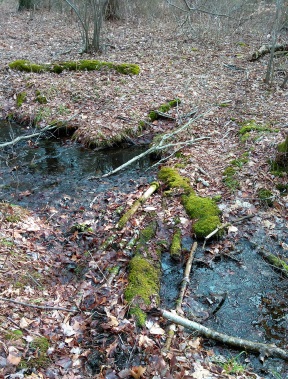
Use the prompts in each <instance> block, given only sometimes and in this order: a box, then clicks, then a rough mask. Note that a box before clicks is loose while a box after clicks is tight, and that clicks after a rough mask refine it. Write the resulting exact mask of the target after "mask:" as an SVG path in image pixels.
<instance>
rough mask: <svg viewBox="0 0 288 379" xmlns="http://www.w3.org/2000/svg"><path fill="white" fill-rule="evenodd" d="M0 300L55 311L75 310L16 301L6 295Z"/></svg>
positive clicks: (73, 310) (74, 310)
mask: <svg viewBox="0 0 288 379" xmlns="http://www.w3.org/2000/svg"><path fill="white" fill-rule="evenodd" d="M0 301H8V302H9V303H14V304H19V305H22V306H24V307H29V308H37V309H44V310H55V311H65V312H76V309H72V308H71V309H68V308H62V307H52V306H50V305H34V304H28V303H23V302H22V301H17V300H13V299H8V298H6V297H0Z"/></svg>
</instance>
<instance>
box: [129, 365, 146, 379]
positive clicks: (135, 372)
mask: <svg viewBox="0 0 288 379" xmlns="http://www.w3.org/2000/svg"><path fill="white" fill-rule="evenodd" d="M145 371H146V367H142V366H134V367H132V368H131V370H130V374H131V376H133V378H134V379H140V378H141V376H143V374H144V372H145Z"/></svg>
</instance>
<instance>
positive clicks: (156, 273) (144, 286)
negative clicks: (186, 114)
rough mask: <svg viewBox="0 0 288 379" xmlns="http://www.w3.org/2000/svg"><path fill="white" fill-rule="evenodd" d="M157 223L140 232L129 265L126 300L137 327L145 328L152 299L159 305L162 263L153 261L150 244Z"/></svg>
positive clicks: (153, 222)
mask: <svg viewBox="0 0 288 379" xmlns="http://www.w3.org/2000/svg"><path fill="white" fill-rule="evenodd" d="M156 229H157V223H156V221H152V222H151V223H150V224H149V225H147V226H146V228H145V229H143V230H142V231H141V232H140V235H139V239H138V243H137V244H136V247H135V256H134V257H133V258H132V259H131V261H130V264H129V275H128V286H127V288H126V290H125V293H124V296H125V300H126V301H127V302H128V303H130V311H129V313H130V314H131V315H133V316H134V317H135V319H136V322H137V325H139V326H141V327H143V326H144V325H145V321H146V313H145V310H146V309H147V307H148V308H149V305H150V304H151V299H152V298H153V299H154V301H156V304H158V303H159V300H160V297H159V291H160V273H161V271H160V263H159V262H157V261H155V259H152V256H151V254H150V253H149V245H148V242H149V241H150V240H151V239H152V238H153V237H154V236H155V234H156Z"/></svg>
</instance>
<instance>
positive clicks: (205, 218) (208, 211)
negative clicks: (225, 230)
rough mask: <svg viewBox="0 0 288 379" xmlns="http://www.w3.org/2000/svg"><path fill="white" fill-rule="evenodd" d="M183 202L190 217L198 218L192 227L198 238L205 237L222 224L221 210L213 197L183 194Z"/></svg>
mask: <svg viewBox="0 0 288 379" xmlns="http://www.w3.org/2000/svg"><path fill="white" fill-rule="evenodd" d="M182 202H183V205H184V208H185V210H186V212H187V214H188V215H189V217H190V218H192V219H198V220H197V221H196V222H195V223H194V224H193V227H192V230H193V232H194V233H195V234H196V237H197V238H200V239H202V238H205V237H206V236H207V235H208V234H210V233H211V232H213V230H215V229H216V227H217V226H218V225H220V224H221V221H220V218H219V216H218V215H219V214H220V210H219V209H218V207H217V205H216V203H215V202H214V201H213V200H212V199H210V198H203V197H199V196H195V195H194V194H190V195H188V196H187V195H183V196H182ZM218 236H219V233H218Z"/></svg>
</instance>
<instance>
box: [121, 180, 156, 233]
mask: <svg viewBox="0 0 288 379" xmlns="http://www.w3.org/2000/svg"><path fill="white" fill-rule="evenodd" d="M158 188H159V183H158V182H153V183H151V184H150V186H149V188H148V189H147V191H145V192H144V193H143V195H142V196H140V197H139V199H137V200H135V201H134V203H133V204H132V206H131V208H130V209H129V210H128V211H127V212H125V214H124V215H123V216H122V217H121V218H120V220H119V222H118V224H117V225H116V227H117V229H122V228H123V227H124V226H125V225H126V224H127V222H128V221H129V220H130V218H131V217H132V216H133V215H134V214H135V213H136V212H137V210H138V209H139V208H140V206H141V205H142V204H144V203H145V201H146V200H147V199H148V198H149V197H150V196H151V195H152V194H153V193H154V192H155V191H156V190H157V189H158Z"/></svg>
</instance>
